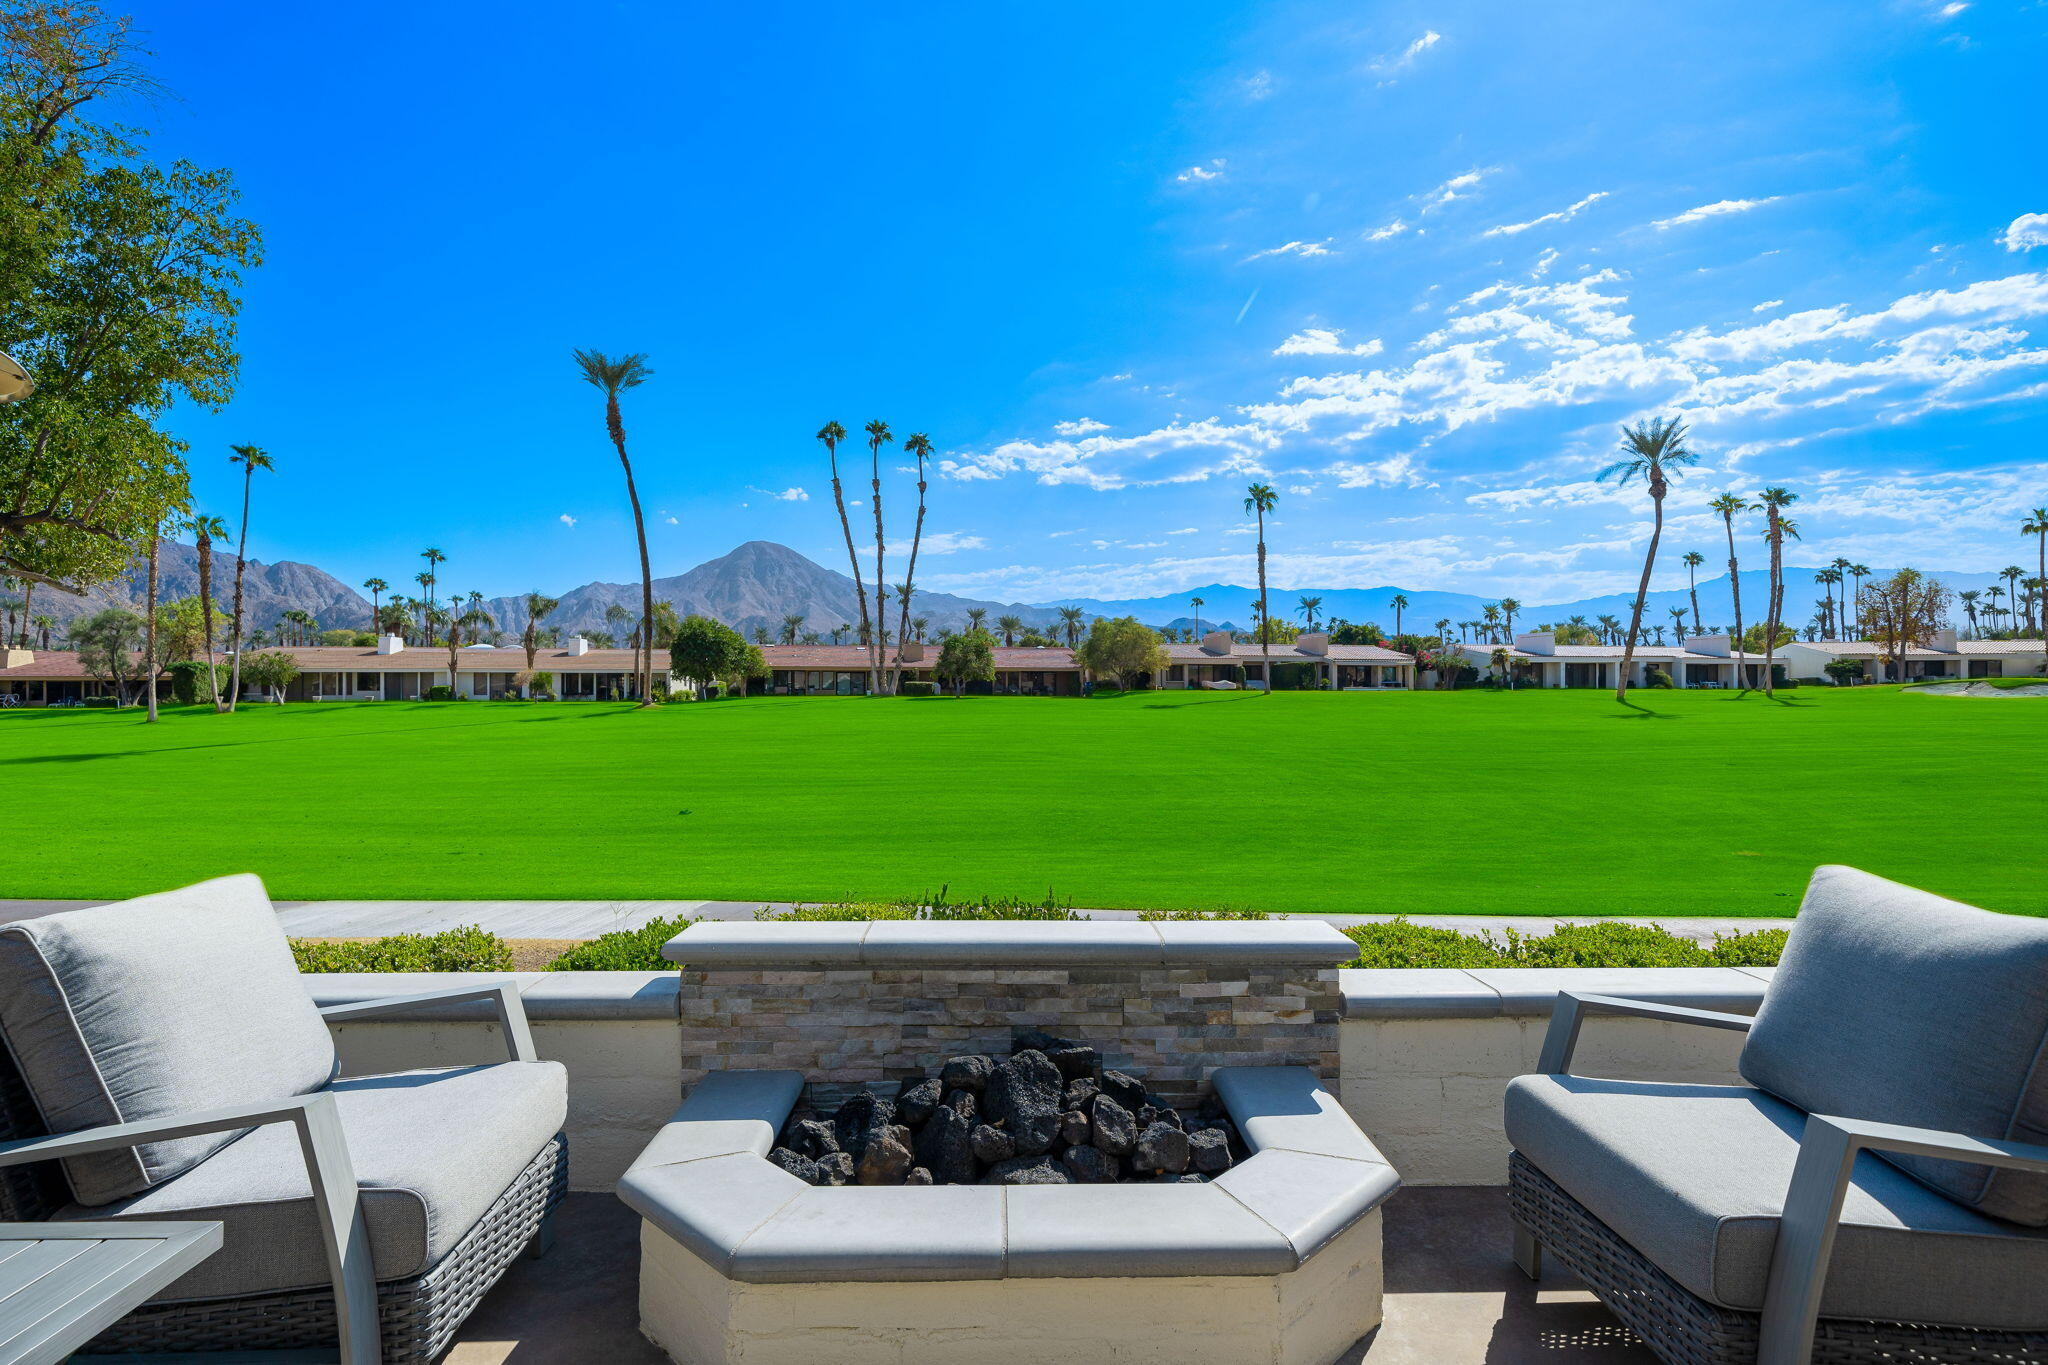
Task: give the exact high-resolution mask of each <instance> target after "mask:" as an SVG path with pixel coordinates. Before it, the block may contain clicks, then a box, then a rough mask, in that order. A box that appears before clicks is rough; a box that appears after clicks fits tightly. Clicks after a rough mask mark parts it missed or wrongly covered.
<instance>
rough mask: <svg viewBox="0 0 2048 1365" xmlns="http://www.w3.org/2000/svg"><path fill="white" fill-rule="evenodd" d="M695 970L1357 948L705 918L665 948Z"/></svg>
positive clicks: (1222, 931)
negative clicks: (708, 968) (696, 968)
mask: <svg viewBox="0 0 2048 1365" xmlns="http://www.w3.org/2000/svg"><path fill="white" fill-rule="evenodd" d="M661 952H662V956H663V957H665V958H667V959H668V960H669V961H671V962H680V963H683V964H685V965H687V966H691V967H710V968H748V967H810V968H819V969H829V968H834V967H840V968H854V967H968V966H972V967H1062V966H1074V965H1078V964H1093V965H1104V966H1106V965H1111V964H1117V965H1126V966H1130V965H1136V966H1146V967H1194V966H1210V965H1216V964H1224V963H1230V964H1241V965H1245V966H1254V967H1256V966H1273V967H1280V966H1314V967H1335V966H1338V965H1339V964H1341V963H1345V962H1349V961H1351V960H1352V959H1353V958H1355V957H1357V956H1358V946H1357V945H1356V944H1354V943H1353V942H1352V941H1351V940H1350V939H1348V938H1346V937H1344V935H1343V934H1341V933H1339V932H1338V931H1337V930H1336V929H1335V928H1334V927H1332V926H1331V925H1329V924H1326V923H1324V922H1323V921H1321V920H1054V921H1042V920H875V921H801V920H800V921H794V922H792V921H787V920H782V921H771V922H759V921H745V920H705V921H702V922H699V923H697V924H693V925H691V926H690V927H689V928H687V929H685V930H684V931H683V932H682V933H681V934H678V935H677V936H676V937H674V938H672V939H670V940H669V941H668V943H667V944H666V945H664V946H663V948H662V950H661Z"/></svg>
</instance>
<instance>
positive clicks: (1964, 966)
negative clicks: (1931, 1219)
mask: <svg viewBox="0 0 2048 1365" xmlns="http://www.w3.org/2000/svg"><path fill="white" fill-rule="evenodd" d="M2044 1042H2048V920H2040V919H2030V918H2025V917H2022V916H2019V915H1998V914H1993V913H1991V912H1990V911H1988V910H1979V909H1976V908H1975V907H1973V906H1968V905H1963V904H1961V903H1960V902H1957V901H1951V900H1944V899H1942V898H1941V897H1940V896H1934V895H1929V894H1928V893H1927V892H1925V891H1916V890H1914V889H1913V888H1912V887H1910V886H1901V885H1899V884H1898V883H1897V882H1888V881H1886V880H1884V879H1883V878H1882V877H1873V876H1871V875H1870V874H1869V873H1867V872H1858V871H1857V870H1856V869H1854V868H1850V867H1823V868H1821V869H1820V870H1818V871H1817V872H1815V873H1814V874H1813V883H1812V885H1810V886H1809V887H1808V888H1807V891H1806V900H1805V902H1804V903H1803V904H1802V905H1801V906H1800V907H1799V918H1798V919H1797V920H1796V921H1795V922H1794V923H1793V926H1792V935H1791V938H1790V940H1789V941H1788V942H1787V943H1786V945H1785V955H1784V958H1783V960H1782V961H1781V962H1780V963H1779V965H1778V972H1777V976H1776V978H1775V979H1774V980H1773V981H1772V982H1771V987H1770V989H1769V990H1768V991H1766V992H1765V994H1764V1003H1763V1008H1761V1009H1760V1010H1758V1011H1757V1016H1756V1025H1755V1027H1754V1028H1752V1029H1751V1030H1750V1034H1749V1039H1748V1042H1747V1043H1746V1044H1745V1045H1744V1047H1743V1049H1742V1061H1741V1071H1742V1074H1743V1076H1744V1078H1745V1079H1747V1080H1748V1081H1749V1082H1750V1083H1751V1084H1753V1085H1756V1086H1759V1087H1761V1088H1762V1089H1765V1090H1768V1091H1770V1092H1771V1093H1772V1094H1774V1095H1776V1096H1778V1097H1779V1098H1780V1099H1783V1100H1786V1101H1788V1102H1790V1103H1792V1104H1794V1105H1797V1106H1798V1107H1799V1108H1801V1109H1803V1110H1805V1111H1806V1112H1808V1113H1810V1114H1813V1113H1818V1114H1835V1115H1839V1116H1841V1117H1843V1118H1855V1119H1873V1120H1876V1121H1878V1122H1882V1123H1903V1124H1910V1125H1912V1126H1914V1127H1920V1128H1940V1129H1946V1130H1949V1131H1953V1132H1960V1133H1967V1134H1969V1135H1970V1136H1971V1137H1978V1138H2010V1139H2013V1140H2015V1141H2020V1142H2035V1143H2038V1142H2042V1141H2044V1140H2048V1074H2044V1072H2048V1067H2044V1066H2043V1065H2042V1052H2043V1045H2044ZM1879 1155H1881V1156H1883V1157H1884V1158H1885V1159H1886V1160H1887V1161H1890V1162H1891V1163H1892V1164H1893V1165H1895V1166H1897V1167H1898V1168H1899V1169H1901V1170H1903V1171H1905V1172H1906V1173H1907V1174H1908V1175H1911V1176H1913V1177H1914V1178H1915V1179H1917V1180H1919V1181H1920V1182H1921V1183H1922V1184H1925V1185H1927V1186H1930V1187H1931V1188H1933V1189H1935V1190H1938V1191H1940V1192H1941V1193H1942V1194H1945V1195H1947V1196H1948V1197H1949V1198H1951V1199H1953V1200H1955V1201H1956V1202H1958V1203H1960V1204H1966V1205H1969V1206H1970V1207H1972V1208H1975V1209H1977V1210H1978V1211H1980V1212H1982V1213H1987V1214H1990V1215H1991V1216H1993V1217H1995V1218H2005V1219H2009V1220H2011V1221H2013V1222H2016V1223H2025V1224H2028V1225H2030V1226H2033V1227H2040V1226H2043V1225H2048V1175H2038V1174H2033V1173H2029V1172H2024V1171H2010V1170H1994V1169H1992V1168H1991V1167H1988V1166H1975V1165H1968V1164H1965V1163H1962V1162H1956V1161H1941V1160H1936V1159H1934V1158H1930V1157H1916V1156H1895V1155H1893V1154H1891V1153H1889V1152H1885V1153H1880V1154H1879Z"/></svg>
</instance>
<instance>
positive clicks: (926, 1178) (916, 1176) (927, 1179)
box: [903, 1166, 932, 1185]
mask: <svg viewBox="0 0 2048 1365" xmlns="http://www.w3.org/2000/svg"><path fill="white" fill-rule="evenodd" d="M903 1183H904V1184H906V1185H929V1184H931V1183H932V1173H931V1172H930V1171H928V1170H926V1169H925V1168H924V1167H922V1166H912V1167H911V1168H910V1174H909V1175H906V1176H904V1177H903Z"/></svg>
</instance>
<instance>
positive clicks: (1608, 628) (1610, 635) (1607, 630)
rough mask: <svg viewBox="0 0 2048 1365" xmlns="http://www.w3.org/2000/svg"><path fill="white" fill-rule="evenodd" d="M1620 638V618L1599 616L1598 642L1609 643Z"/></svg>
mask: <svg viewBox="0 0 2048 1365" xmlns="http://www.w3.org/2000/svg"><path fill="white" fill-rule="evenodd" d="M1620 639H1621V618H1620V617H1619V616H1611V615H1602V616H1601V617H1600V643H1601V644H1603V645H1611V644H1614V643H1616V642H1617V641H1619V640H1620Z"/></svg>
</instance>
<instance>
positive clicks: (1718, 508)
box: [1707, 493, 1749, 683]
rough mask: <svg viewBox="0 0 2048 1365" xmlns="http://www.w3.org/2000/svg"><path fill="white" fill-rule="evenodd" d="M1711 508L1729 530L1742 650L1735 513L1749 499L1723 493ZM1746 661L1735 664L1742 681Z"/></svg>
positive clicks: (1731, 582) (1730, 564)
mask: <svg viewBox="0 0 2048 1365" xmlns="http://www.w3.org/2000/svg"><path fill="white" fill-rule="evenodd" d="M1707 507H1708V509H1709V510H1711V511H1712V512H1714V513H1715V515H1717V516H1719V517H1720V518H1721V525H1722V526H1723V527H1725V528H1726V529H1727V532H1728V592H1729V595H1730V596H1731V597H1732V598H1733V599H1734V603H1735V650H1736V652H1737V653H1740V652H1741V650H1742V566H1741V565H1740V564H1738V563H1737V562H1736V559H1735V514H1736V513H1738V512H1747V511H1748V510H1749V499H1748V498H1745V497H1743V496H1742V495H1741V494H1740V493H1723V494H1722V495H1721V496H1720V497H1718V498H1715V499H1714V500H1713V501H1712V502H1710V503H1708V504H1707ZM1746 666H1747V665H1746V663H1745V662H1744V661H1741V660H1738V661H1737V662H1736V665H1735V676H1736V681H1737V682H1738V683H1740V682H1741V680H1742V678H1743V676H1744V674H1743V669H1744V668H1745V667H1746Z"/></svg>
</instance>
